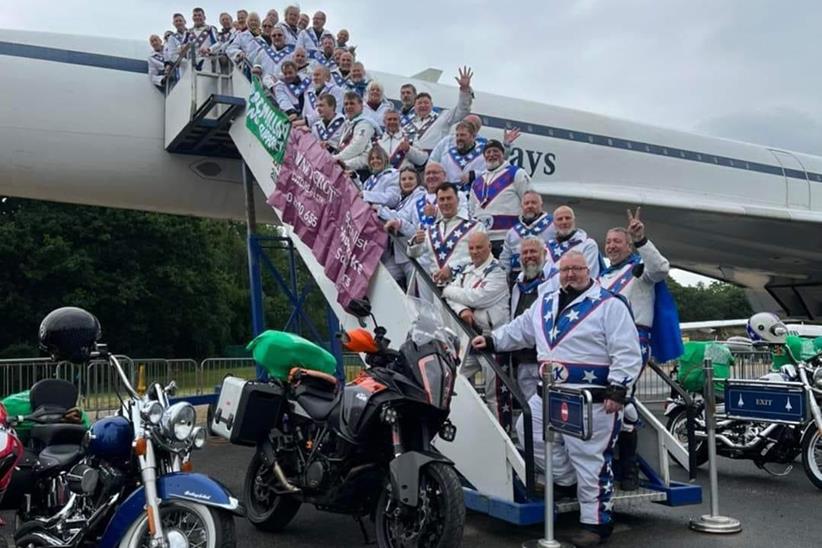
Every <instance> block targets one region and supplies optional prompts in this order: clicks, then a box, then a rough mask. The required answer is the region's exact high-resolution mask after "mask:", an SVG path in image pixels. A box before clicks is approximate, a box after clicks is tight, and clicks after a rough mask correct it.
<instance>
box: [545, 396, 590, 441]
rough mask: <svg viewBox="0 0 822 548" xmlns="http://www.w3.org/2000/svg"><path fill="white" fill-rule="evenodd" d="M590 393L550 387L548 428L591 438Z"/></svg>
mask: <svg viewBox="0 0 822 548" xmlns="http://www.w3.org/2000/svg"><path fill="white" fill-rule="evenodd" d="M592 417H593V415H592V413H591V393H590V392H589V391H588V390H573V389H569V388H557V387H552V388H551V389H550V390H549V391H548V422H547V424H548V428H550V429H551V430H553V431H554V432H559V433H560V434H564V435H567V436H573V437H575V438H580V439H582V440H587V439H590V438H591V421H592V420H593V419H592Z"/></svg>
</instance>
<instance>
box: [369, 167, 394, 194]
mask: <svg viewBox="0 0 822 548" xmlns="http://www.w3.org/2000/svg"><path fill="white" fill-rule="evenodd" d="M396 172H397V170H396V169H386V170H383V171H381V172H379V173H377V174H376V175H372V176H371V177H369V178H368V179H366V180H365V182H364V183H363V184H362V189H363V190H368V191H371V190H374V187H376V186H377V185H378V184H380V181H381V180H382V178H383V177H385V176H386V175H391V174H392V173H396Z"/></svg>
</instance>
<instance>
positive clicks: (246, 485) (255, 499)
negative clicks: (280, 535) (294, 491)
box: [243, 453, 302, 533]
mask: <svg viewBox="0 0 822 548" xmlns="http://www.w3.org/2000/svg"><path fill="white" fill-rule="evenodd" d="M275 485H276V482H275V480H274V472H273V471H272V470H271V467H270V466H265V463H264V462H263V459H262V457H261V456H260V454H259V453H254V456H253V457H251V462H250V463H249V465H248V472H246V475H245V481H244V482H243V491H244V493H245V510H246V517H247V518H248V521H250V522H251V524H252V525H253V526H254V527H256V528H257V529H260V530H261V531H268V532H270V533H274V532H277V531H282V530H283V528H285V526H286V525H288V524H289V523H290V522H291V520H292V519H294V516H296V515H297V511H298V510H299V509H300V505H301V504H302V503H301V502H300V501H299V500H298V499H296V498H294V497H291V496H288V495H279V494H277V493H275V492H274V486H275Z"/></svg>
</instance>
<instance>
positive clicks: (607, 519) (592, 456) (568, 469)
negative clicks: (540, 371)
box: [516, 394, 622, 525]
mask: <svg viewBox="0 0 822 548" xmlns="http://www.w3.org/2000/svg"><path fill="white" fill-rule="evenodd" d="M528 405H529V406H530V408H531V417H532V424H533V428H534V459H535V462H536V465H537V467H538V468H540V469H541V470H545V441H544V440H543V421H542V398H541V397H540V396H539V395H538V394H537V395H535V396H533V397H532V398H531V399H530V400H528ZM593 411H594V416H593V435H592V436H591V439H589V440H587V441H582V440H579V439H577V438H574V437H571V436H563V435H562V434H556V435H555V436H554V450H553V455H552V457H553V458H552V464H553V467H554V470H553V471H554V483H556V484H557V485H564V486H568V485H573V484H574V483H576V484H577V499H578V500H579V521H580V522H581V523H585V524H589V525H605V524H609V523H611V521H612V516H611V510H612V508H613V503H612V502H611V498H612V496H613V494H614V472H613V470H612V468H611V462H612V461H613V451H614V444H615V442H616V439H617V437H618V436H619V431H620V429H621V427H622V413H621V412H620V413H606V412H605V406H604V405H603V404H601V403H595V404H594V405H593ZM516 429H517V436H518V437H519V439H520V440H524V439H525V429H524V421H523V418H522V416H520V418H519V420H517V425H516ZM546 481H547V480H546Z"/></svg>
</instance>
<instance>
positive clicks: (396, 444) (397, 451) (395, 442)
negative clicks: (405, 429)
mask: <svg viewBox="0 0 822 548" xmlns="http://www.w3.org/2000/svg"><path fill="white" fill-rule="evenodd" d="M391 445H392V447H393V448H394V457H399V456H400V455H402V454H403V453H404V451H403V448H402V435H401V434H400V423H399V421H394V423H393V424H392V425H391Z"/></svg>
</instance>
